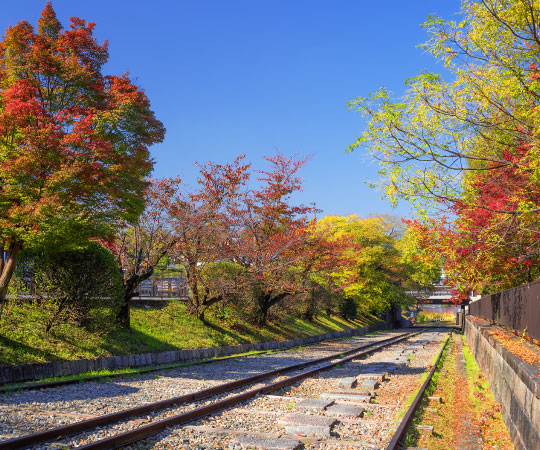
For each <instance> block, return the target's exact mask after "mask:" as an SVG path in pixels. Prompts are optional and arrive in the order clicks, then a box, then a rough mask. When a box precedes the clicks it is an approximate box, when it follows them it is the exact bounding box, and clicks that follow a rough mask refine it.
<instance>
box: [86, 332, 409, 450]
mask: <svg viewBox="0 0 540 450" xmlns="http://www.w3.org/2000/svg"><path fill="white" fill-rule="evenodd" d="M417 334H420V333H407V334H405V335H401V336H400V337H398V338H394V339H393V340H392V341H391V342H385V343H380V342H379V343H376V344H373V345H371V346H370V347H372V348H369V349H366V348H365V347H363V348H362V349H360V350H357V351H356V352H354V353H353V354H352V356H348V357H345V358H341V359H339V360H338V361H336V362H333V363H329V364H326V365H324V366H322V367H317V368H315V369H311V370H309V371H306V372H302V373H300V374H297V375H293V376H291V377H288V378H285V379H284V380H281V381H277V382H274V383H270V384H267V385H265V386H261V387H258V388H255V389H251V390H249V391H246V392H243V393H241V394H237V395H234V396H232V397H229V398H226V399H224V400H220V401H217V402H215V403H212V404H210V405H206V406H201V407H199V408H195V409H193V410H191V411H187V412H184V413H181V414H178V415H176V416H172V417H168V418H167V419H163V420H160V421H157V422H153V423H150V424H148V425H144V426H142V427H139V428H136V429H134V430H130V431H126V432H124V433H121V434H117V435H114V436H111V437H109V438H105V439H102V440H100V441H96V442H93V443H91V444H87V445H83V446H81V447H78V449H79V450H112V449H116V448H119V447H122V446H124V445H127V444H131V443H133V442H137V441H140V440H142V439H145V438H147V437H150V436H152V435H154V434H157V433H159V432H160V431H162V430H164V429H166V428H168V427H171V426H174V425H183V424H186V423H189V422H192V421H194V420H197V419H200V418H202V417H205V416H207V415H209V414H212V413H215V412H218V411H221V410H223V409H225V408H227V407H229V406H233V405H236V404H238V403H241V402H243V401H245V400H248V399H250V398H253V397H255V396H256V395H259V394H267V393H269V392H273V391H276V390H278V389H281V388H282V387H285V386H289V385H291V384H293V383H295V382H296V381H298V380H302V379H304V378H307V377H310V376H312V375H314V374H316V373H318V372H322V371H324V370H328V369H331V368H333V367H335V366H337V365H338V364H343V363H345V362H348V361H350V360H352V359H354V358H358V357H361V356H365V355H368V354H370V353H373V352H375V351H377V350H379V349H381V348H384V347H388V346H390V345H393V344H396V343H397V342H401V341H403V340H405V339H408V338H410V337H412V336H415V335H417ZM348 353H349V354H350V353H351V352H348ZM341 355H343V353H341Z"/></svg>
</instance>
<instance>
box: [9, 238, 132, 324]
mask: <svg viewBox="0 0 540 450" xmlns="http://www.w3.org/2000/svg"><path fill="white" fill-rule="evenodd" d="M16 276H17V278H18V279H19V280H32V279H33V280H34V281H35V294H34V295H35V296H37V298H38V303H39V305H37V307H39V308H43V309H46V310H49V316H48V319H47V327H46V329H47V331H49V330H50V329H51V328H52V327H53V326H54V325H56V324H57V323H59V322H75V323H77V324H79V325H85V326H97V327H98V328H99V327H104V328H106V327H108V326H110V325H111V324H112V323H113V321H114V314H115V312H116V310H117V308H118V307H119V305H120V302H121V301H122V298H123V294H124V292H123V287H122V275H121V273H120V272H119V270H118V269H117V267H116V263H115V261H114V257H113V256H112V254H111V253H110V252H109V251H108V250H107V249H105V248H104V247H103V246H101V245H100V244H98V243H95V242H91V243H89V244H88V245H87V246H86V247H80V248H74V249H64V250H55V249H51V248H46V247H40V248H36V249H32V250H24V251H23V252H22V253H21V257H20V260H19V264H18V266H17V271H16ZM29 293H31V294H33V293H32V292H29Z"/></svg>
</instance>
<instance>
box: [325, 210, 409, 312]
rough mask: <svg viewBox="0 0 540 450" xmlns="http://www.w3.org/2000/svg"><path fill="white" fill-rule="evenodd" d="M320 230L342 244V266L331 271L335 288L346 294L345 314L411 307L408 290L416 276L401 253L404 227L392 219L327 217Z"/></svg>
mask: <svg viewBox="0 0 540 450" xmlns="http://www.w3.org/2000/svg"><path fill="white" fill-rule="evenodd" d="M317 227H318V229H320V230H323V231H324V232H325V233H326V235H327V239H329V240H331V241H338V242H340V243H341V244H340V248H341V254H340V258H339V261H340V263H339V264H336V265H335V266H334V268H333V269H332V270H331V271H330V279H331V282H332V283H333V285H335V286H338V287H339V288H340V290H341V292H342V296H343V304H342V313H343V314H344V315H345V316H346V317H353V316H354V315H355V314H356V310H357V308H358V309H359V310H361V311H370V312H373V313H382V312H383V311H385V310H386V309H388V308H389V307H391V306H393V305H408V304H410V303H411V301H412V298H411V297H410V296H408V295H407V294H406V292H405V289H406V288H407V287H409V286H408V284H409V283H410V280H411V276H412V273H411V271H410V270H409V267H408V266H406V265H405V264H403V261H402V259H401V257H402V255H401V253H400V251H399V249H398V245H399V242H400V240H401V239H402V235H403V231H402V228H403V227H402V226H401V225H400V224H397V223H396V222H395V221H394V220H390V218H388V217H369V218H366V219H362V218H360V217H358V216H356V215H351V216H327V217H325V218H324V219H321V220H319V222H318V223H317Z"/></svg>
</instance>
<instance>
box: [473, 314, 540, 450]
mask: <svg viewBox="0 0 540 450" xmlns="http://www.w3.org/2000/svg"><path fill="white" fill-rule="evenodd" d="M488 327H489V326H486V325H482V324H479V323H476V322H474V321H472V320H470V319H468V318H466V320H465V336H466V339H467V343H468V344H469V347H470V348H471V349H472V352H473V354H474V357H475V359H476V361H477V362H478V365H479V366H480V369H481V370H482V373H483V374H484V375H485V376H486V378H487V379H488V381H489V384H490V389H491V391H492V393H493V396H494V397H495V400H496V401H497V402H499V403H501V404H502V412H503V417H504V421H505V423H506V425H507V427H508V431H509V432H510V435H511V437H512V441H513V443H514V445H515V446H516V449H520V450H521V449H523V450H528V449H532V448H536V445H537V443H538V442H539V441H540V377H539V376H538V375H537V374H536V372H535V371H534V370H532V368H531V367H530V366H529V365H528V364H526V363H525V362H524V361H522V360H521V359H519V358H518V357H517V356H516V355H514V354H513V353H512V352H510V351H509V350H508V349H506V348H505V347H504V346H503V345H502V344H500V343H499V342H497V340H496V339H495V338H494V337H493V336H491V335H490V334H489V333H488Z"/></svg>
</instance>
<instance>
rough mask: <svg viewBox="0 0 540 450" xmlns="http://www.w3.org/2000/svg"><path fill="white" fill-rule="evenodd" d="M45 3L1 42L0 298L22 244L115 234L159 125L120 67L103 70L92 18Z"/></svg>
mask: <svg viewBox="0 0 540 450" xmlns="http://www.w3.org/2000/svg"><path fill="white" fill-rule="evenodd" d="M70 21H71V23H70V27H69V29H64V28H63V27H62V25H61V24H60V22H59V21H58V20H57V18H56V15H55V13H54V11H53V8H52V6H51V3H50V2H48V3H47V4H46V5H45V8H44V10H43V12H42V14H41V17H40V19H39V22H38V27H37V31H35V30H34V28H33V27H32V26H31V25H30V24H29V23H28V22H26V21H21V22H19V23H17V25H15V26H12V27H10V28H8V29H7V31H6V34H5V37H4V39H3V40H2V41H1V42H0V304H1V303H3V300H4V298H5V296H6V292H7V288H8V284H9V281H10V279H11V277H12V274H13V270H14V267H15V264H16V261H17V257H18V255H19V252H20V251H21V249H22V248H23V247H28V246H30V247H31V246H34V245H36V244H38V243H41V242H45V241H47V242H56V243H58V244H63V243H65V242H69V243H73V242H78V241H82V240H87V239H88V238H98V237H101V236H106V235H109V234H111V233H112V231H113V230H114V229H115V228H116V227H117V226H118V224H119V223H120V222H121V221H122V220H134V219H135V218H136V217H137V215H138V214H139V213H140V212H141V211H142V209H143V200H142V197H143V192H144V189H145V182H144V180H143V179H144V177H145V176H147V175H148V174H149V172H150V170H151V168H152V162H151V160H150V157H149V152H148V146H149V145H151V144H153V143H155V142H160V141H161V140H162V139H163V137H164V131H165V130H164V127H163V125H162V124H161V122H159V121H158V120H157V119H156V118H155V117H154V113H153V112H152V111H151V109H150V104H149V101H148V98H147V97H146V95H145V94H144V92H143V91H142V90H141V89H140V88H138V87H137V86H136V85H134V84H133V83H132V82H131V81H130V79H129V77H128V75H127V74H124V75H120V76H104V75H103V74H102V73H101V69H102V67H103V65H104V64H105V63H106V62H107V59H108V53H107V43H106V42H105V43H103V44H99V43H98V42H97V41H96V39H95V38H94V37H93V35H92V32H93V29H94V24H93V23H87V22H86V21H85V20H82V19H79V18H76V17H72V18H71V19H70Z"/></svg>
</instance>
